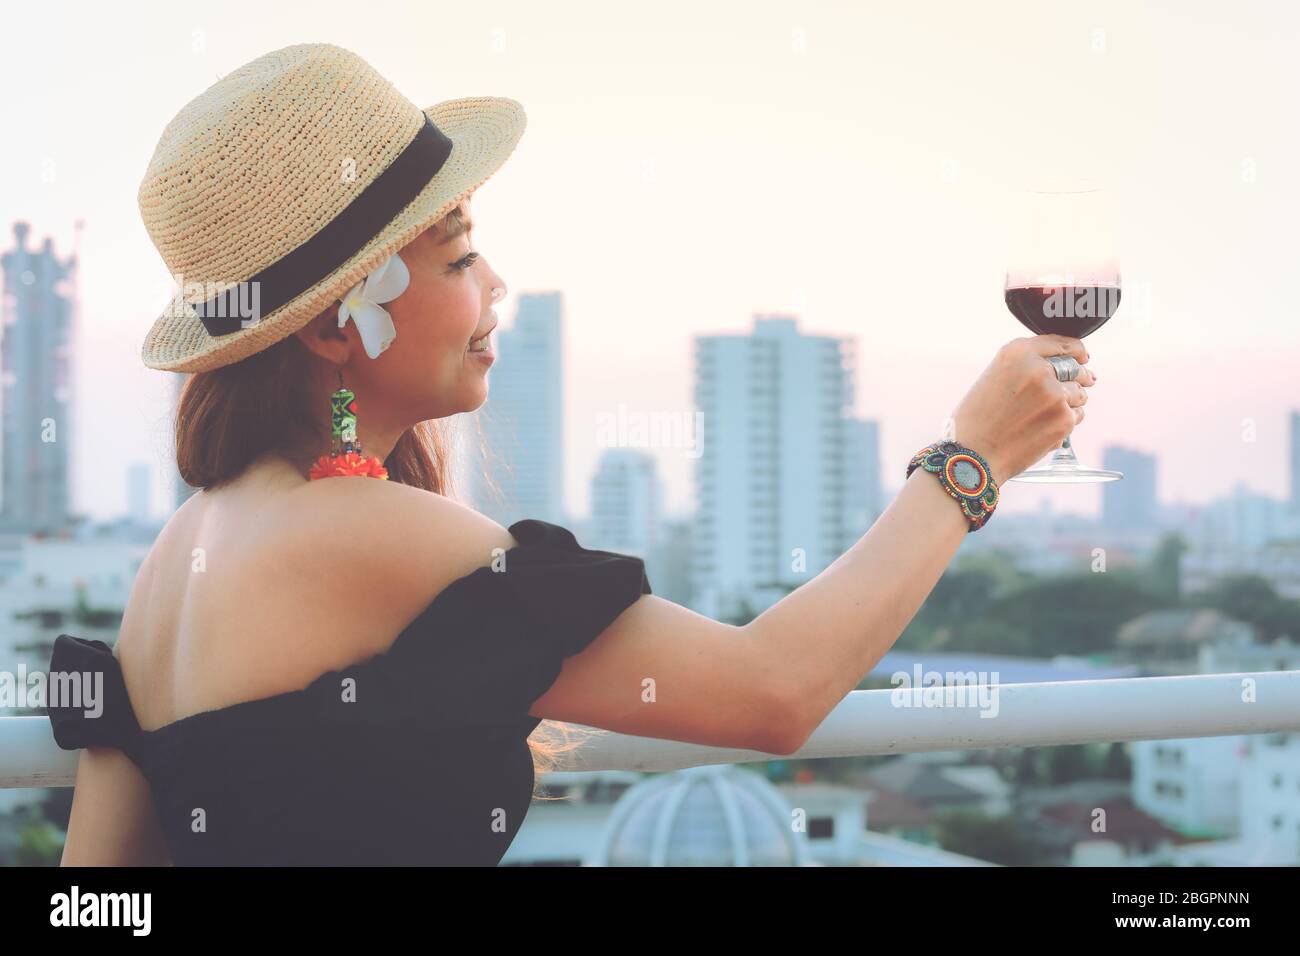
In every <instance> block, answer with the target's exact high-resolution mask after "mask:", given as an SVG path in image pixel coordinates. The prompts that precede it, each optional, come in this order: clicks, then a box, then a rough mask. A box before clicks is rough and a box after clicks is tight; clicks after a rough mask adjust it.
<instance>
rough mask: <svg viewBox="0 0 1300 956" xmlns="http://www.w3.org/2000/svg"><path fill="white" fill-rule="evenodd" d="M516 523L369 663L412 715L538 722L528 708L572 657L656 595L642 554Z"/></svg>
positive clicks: (428, 720)
mask: <svg viewBox="0 0 1300 956" xmlns="http://www.w3.org/2000/svg"><path fill="white" fill-rule="evenodd" d="M509 530H510V533H511V534H512V535H513V536H514V538H515V540H516V541H518V542H519V544H518V545H517V546H516V547H512V548H510V549H508V550H506V551H504V552H503V553H502V554H500V555H498V556H497V557H496V560H494V561H493V563H492V565H491V566H488V567H482V568H478V569H477V570H475V571H474V572H473V573H471V574H469V575H467V576H465V577H463V578H460V579H458V580H456V581H455V582H453V583H452V584H450V585H448V586H447V587H446V588H444V589H443V591H442V592H441V593H440V594H439V595H438V597H437V598H436V599H435V600H434V601H433V603H432V604H430V605H429V606H428V608H426V609H425V610H424V611H423V612H421V614H420V615H419V616H418V617H417V618H416V619H415V620H414V621H413V622H412V623H411V624H410V625H409V626H408V627H407V628H406V629H405V630H404V631H403V632H402V633H401V634H400V635H399V636H398V638H397V639H396V640H395V641H394V643H393V645H392V646H391V647H390V648H389V649H388V650H387V651H385V652H384V653H383V654H382V655H380V656H379V657H377V658H375V659H373V660H372V661H371V662H370V664H369V665H367V669H369V670H370V671H371V675H370V676H371V677H372V678H375V677H377V678H378V679H379V681H380V682H381V683H382V686H383V691H384V693H385V694H386V695H391V697H390V700H392V701H396V702H398V703H399V706H400V707H401V708H402V712H403V713H404V714H405V715H407V716H408V717H409V718H410V719H412V720H415V721H418V722H419V723H421V724H423V725H426V726H436V727H448V726H455V725H457V724H502V725H504V724H511V725H516V726H517V725H519V724H520V723H523V724H526V725H527V726H528V727H529V728H531V727H534V726H536V724H537V723H538V722H539V721H538V720H537V719H536V718H531V717H530V716H529V715H528V710H529V708H530V707H531V706H532V704H533V702H534V701H536V700H537V698H539V697H541V696H542V695H543V694H544V693H546V691H547V690H548V689H549V688H550V686H551V685H552V684H553V683H555V680H556V678H558V677H559V676H560V670H561V667H562V665H563V662H564V659H565V658H566V657H571V656H573V655H575V654H577V653H579V652H580V651H582V650H583V649H584V648H586V647H587V646H588V645H589V644H591V642H592V641H594V640H595V639H596V638H597V637H598V636H599V635H600V634H601V632H603V631H604V630H605V628H607V627H608V626H609V625H610V624H611V623H612V622H613V621H614V619H615V618H617V617H618V616H619V615H620V614H621V613H622V612H623V611H625V610H626V609H627V608H628V607H630V606H631V605H632V604H634V603H635V602H636V600H637V599H638V598H639V597H641V595H643V594H650V593H652V592H651V590H650V582H649V579H648V578H647V577H646V570H645V562H644V561H643V560H642V559H641V558H639V557H635V556H632V555H626V554H619V553H617V552H613V551H599V550H593V549H588V548H584V547H582V546H581V545H580V544H579V543H578V541H577V539H576V538H575V537H574V535H573V533H572V532H570V531H569V530H568V529H566V528H563V527H561V526H559V525H556V524H552V523H550V522H546V521H541V520H538V519H535V518H529V519H525V520H522V521H518V522H516V523H514V524H513V525H511V526H510V528H509ZM370 686H371V687H372V688H373V687H374V686H375V684H374V683H372V684H371V685H370Z"/></svg>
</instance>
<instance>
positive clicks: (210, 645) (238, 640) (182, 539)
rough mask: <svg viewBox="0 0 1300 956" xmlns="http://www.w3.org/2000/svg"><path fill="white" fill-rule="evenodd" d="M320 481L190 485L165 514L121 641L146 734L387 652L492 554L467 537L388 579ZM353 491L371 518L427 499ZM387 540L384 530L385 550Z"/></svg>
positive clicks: (504, 538)
mask: <svg viewBox="0 0 1300 956" xmlns="http://www.w3.org/2000/svg"><path fill="white" fill-rule="evenodd" d="M342 480H343V481H345V482H352V483H355V482H358V481H361V480H362V479H342ZM323 484H325V483H322V482H312V483H305V484H303V485H301V486H299V487H297V488H291V489H281V490H278V491H275V492H270V493H268V492H266V491H265V490H261V489H259V490H258V491H257V492H256V493H254V492H253V491H252V490H248V489H242V488H238V487H235V488H229V489H224V490H217V491H213V492H198V493H196V494H195V495H194V496H192V497H191V498H190V499H189V500H188V501H187V502H186V503H185V504H184V505H183V506H182V507H181V508H180V509H178V511H177V512H176V514H175V515H173V517H172V519H171V520H170V521H169V522H168V524H167V525H166V527H165V528H164V529H163V531H162V533H161V534H160V535H159V537H158V539H157V541H156V542H155V543H154V546H153V549H152V550H151V551H150V554H149V557H148V558H147V560H146V561H145V562H144V564H143V565H142V566H141V568H140V571H139V574H138V576H137V580H136V583H135V586H134V588H133V590H132V594H131V597H130V600H129V602H128V604H127V608H126V612H125V614H124V616H123V620H122V627H121V630H120V633H119V638H118V646H117V655H118V658H119V660H120V662H121V665H122V671H123V675H124V677H125V680H126V685H127V690H128V693H129V695H130V698H131V702H132V705H133V707H134V709H135V712H136V717H137V719H138V720H139V722H140V726H141V727H142V728H143V729H144V730H147V731H148V730H156V729H158V728H159V727H162V726H165V725H167V724H170V723H174V722H175V721H177V720H180V719H182V718H185V717H189V716H192V715H193V714H197V713H201V712H203V711H209V710H218V709H221V708H224V707H228V706H230V705H232V704H236V703H240V702H242V701H246V700H255V699H259V698H262V697H270V696H274V695H276V694H281V693H287V692H289V691H293V690H298V689H300V688H302V687H305V686H307V685H308V684H309V683H311V682H312V681H313V680H314V679H315V678H317V677H319V676H320V675H321V674H323V673H325V672H327V671H329V670H333V669H338V668H343V667H346V666H348V665H350V664H353V663H356V662H357V661H360V660H364V659H366V658H369V657H371V656H373V655H374V654H376V653H379V652H381V651H383V650H384V649H386V648H387V647H389V646H390V645H391V644H392V642H393V640H394V639H395V638H396V636H397V635H398V634H399V633H400V632H401V631H402V629H403V628H404V627H405V626H406V625H407V624H408V623H410V621H411V620H412V619H413V618H414V617H415V615H416V614H418V613H419V611H420V610H422V609H423V608H424V607H425V606H426V605H427V604H428V602H429V601H431V600H432V599H433V598H434V597H435V596H436V594H437V592H438V591H439V590H441V587H442V586H444V585H445V584H447V583H450V581H451V580H452V579H454V578H455V577H458V576H460V575H461V574H465V573H468V572H469V571H470V570H472V568H473V567H475V566H477V565H478V564H486V563H487V562H488V561H489V560H490V555H488V554H485V555H484V556H483V557H482V558H481V560H480V558H479V557H478V552H479V551H480V550H482V549H481V548H480V547H478V546H476V545H477V544H479V542H474V543H473V544H471V543H470V542H466V545H465V547H466V548H467V549H470V550H468V551H466V552H465V553H463V554H461V555H459V556H457V555H448V556H445V557H443V558H439V559H438V561H439V567H433V566H431V562H432V560H433V559H430V560H429V561H425V562H423V563H421V562H419V561H418V560H417V561H416V562H415V564H414V567H411V568H409V569H406V568H404V569H403V570H409V571H410V573H409V574H407V575H405V578H404V579H403V575H402V574H400V573H399V574H394V573H392V572H393V568H392V563H393V562H392V561H391V560H388V558H391V555H381V554H377V553H376V548H375V543H374V542H373V541H371V542H365V541H359V540H357V534H358V531H359V530H361V529H358V528H357V526H356V525H355V518H354V519H353V523H352V526H351V527H349V526H348V525H349V522H348V520H347V519H346V516H342V515H341V511H340V509H339V507H338V505H337V501H338V498H337V495H338V490H339V489H337V488H329V489H326V488H322V487H321V486H322V485H323ZM374 484H375V485H379V484H380V483H374ZM383 484H385V485H386V484H387V483H383ZM357 490H358V489H357V488H356V486H355V484H354V485H353V488H352V489H351V491H352V492H353V493H354V495H355V493H356V492H357ZM361 490H362V492H363V494H365V496H366V497H367V498H368V499H370V500H369V501H368V507H367V508H366V509H364V510H366V511H367V513H368V514H370V515H375V516H376V520H380V519H379V518H378V515H379V513H380V509H378V508H376V507H375V501H376V500H377V499H382V500H383V501H385V502H387V501H395V500H399V499H401V498H402V495H403V494H406V495H409V494H411V493H415V494H420V495H428V493H427V492H417V491H415V489H410V488H401V489H397V488H393V489H387V488H378V487H370V486H363V488H362V489H361ZM433 497H437V496H433ZM400 503H401V502H400V501H399V504H400ZM408 503H409V502H408ZM453 507H456V508H458V509H460V511H462V512H463V511H468V509H463V508H460V506H453ZM471 514H474V516H475V517H476V518H477V519H478V520H479V521H481V522H486V523H487V524H488V525H491V526H492V528H494V529H496V530H498V531H500V534H499V535H496V536H495V541H494V543H495V544H497V545H500V546H505V547H509V546H510V544H511V543H512V542H513V539H511V538H510V536H509V534H508V533H506V532H505V531H504V530H503V529H500V528H499V526H497V525H495V523H494V522H490V521H488V519H486V518H484V517H483V516H481V515H477V514H476V513H472V512H471ZM489 533H491V529H489ZM382 537H383V536H382V535H380V538H381V539H382ZM393 545H394V541H393V540H392V537H391V536H390V537H388V539H387V542H386V547H385V548H384V549H383V550H385V551H391V550H392V547H393Z"/></svg>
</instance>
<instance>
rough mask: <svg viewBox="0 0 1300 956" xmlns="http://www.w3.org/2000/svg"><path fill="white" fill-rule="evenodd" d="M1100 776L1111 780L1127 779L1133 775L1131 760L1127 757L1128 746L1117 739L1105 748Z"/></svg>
mask: <svg viewBox="0 0 1300 956" xmlns="http://www.w3.org/2000/svg"><path fill="white" fill-rule="evenodd" d="M1102 776H1104V777H1107V778H1109V779H1111V780H1129V779H1131V778H1132V776H1133V762H1132V760H1130V759H1129V755H1128V748H1127V747H1125V746H1124V744H1122V743H1121V742H1119V741H1118V740H1117V741H1114V742H1113V743H1112V744H1111V745H1110V746H1109V747H1107V748H1106V764H1105V766H1104V767H1103V769H1102Z"/></svg>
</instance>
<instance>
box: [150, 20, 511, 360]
mask: <svg viewBox="0 0 1300 956" xmlns="http://www.w3.org/2000/svg"><path fill="white" fill-rule="evenodd" d="M525 123H526V118H525V116H524V110H523V107H522V106H521V105H520V104H519V103H517V102H516V101H514V100H512V99H506V98H504V97H492V96H479V97H466V98H461V99H454V100H446V101H444V102H442V103H438V104H437V105H436V106H431V107H429V108H428V109H424V110H421V109H420V108H419V107H417V106H416V105H415V104H413V103H412V102H411V101H410V100H408V99H407V98H406V97H404V96H402V94H400V93H399V92H398V91H397V90H396V89H395V88H394V87H393V85H392V84H391V83H390V82H389V81H388V80H386V79H384V77H382V76H381V75H380V74H379V73H377V72H376V71H375V69H374V68H373V67H371V66H370V65H369V64H368V63H366V61H365V60H363V59H362V58H361V57H359V56H357V55H356V54H355V53H352V52H350V51H348V50H344V49H341V48H340V47H337V46H334V45H332V44H329V43H304V44H299V45H296V46H288V47H285V48H284V49H281V50H276V51H274V52H272V53H268V54H266V55H265V56H261V57H258V58H257V59H256V60H253V61H252V62H251V63H248V64H246V65H244V66H242V67H240V68H239V69H237V70H235V71H234V72H233V73H230V74H228V75H227V76H224V77H222V78H221V79H220V80H218V81H217V82H216V83H215V84H213V85H212V86H211V87H209V88H208V89H207V90H205V91H204V92H203V93H202V94H200V95H199V96H197V97H196V98H195V99H193V100H191V101H190V102H189V103H187V104H186V105H185V107H184V108H183V109H182V110H181V111H180V112H179V113H178V114H177V115H176V117H175V118H174V119H172V121H171V122H170V123H168V124H167V126H166V128H165V129H164V130H163V133H162V138H161V139H159V141H158V146H157V148H156V149H155V150H154V154H153V158H152V159H151V160H150V162H149V169H148V171H147V172H146V174H145V177H144V181H143V182H142V183H141V184H140V194H139V203H140V214H141V216H142V217H143V218H144V224H145V228H146V229H148V231H149V237H150V238H151V239H152V240H153V243H154V245H155V246H156V247H157V248H158V252H159V254H160V255H161V256H162V258H163V261H164V262H166V264H167V267H168V269H169V270H170V271H171V273H172V276H173V278H174V279H175V280H176V282H177V283H178V284H179V286H180V289H179V292H178V293H177V294H176V296H175V297H174V298H173V299H172V301H171V303H170V304H169V305H168V306H167V308H166V309H164V311H163V313H162V315H160V316H159V317H158V318H157V320H155V322H154V324H153V328H151V329H150V330H149V334H148V335H147V336H146V337H145V340H144V346H143V348H142V349H141V352H140V355H141V358H142V359H143V360H144V364H145V365H146V366H148V367H149V368H155V369H161V370H164V371H172V372H202V371H207V370H209V369H214V368H219V367H221V366H223V365H229V364H230V363H232V362H237V361H239V360H240V359H242V358H244V357H246V356H248V355H251V354H253V353H254V352H258V351H261V350H262V349H264V348H266V347H267V346H269V345H272V344H274V343H276V342H278V341H280V340H281V339H283V338H285V337H286V336H288V335H290V334H292V333H293V332H295V331H297V330H298V329H300V328H302V327H303V326H304V325H306V324H307V323H308V322H309V321H311V319H312V318H313V317H315V316H316V315H318V314H319V313H320V312H321V311H323V310H324V309H325V308H326V307H327V306H328V305H329V304H330V303H331V302H333V301H335V300H337V299H339V298H340V297H341V296H342V295H343V294H345V293H346V292H347V290H348V289H350V288H351V287H352V286H354V285H356V283H358V282H359V281H361V279H363V278H364V277H365V276H367V275H368V274H369V273H370V272H371V271H372V270H373V269H374V268H375V267H376V266H378V265H379V264H380V263H382V262H383V261H384V260H385V259H387V258H388V257H389V256H390V255H391V254H393V253H394V252H397V251H398V250H399V249H401V248H402V246H404V245H406V244H407V243H409V242H411V241H412V240H413V239H415V238H416V236H418V235H419V234H420V233H421V232H423V231H424V230H426V229H428V228H429V227H430V226H432V225H433V224H434V223H436V222H437V221H438V220H439V219H441V218H442V217H443V216H445V215H446V214H447V213H448V212H450V211H451V210H452V209H453V208H454V207H456V206H458V205H459V204H460V203H461V202H462V201H463V200H464V199H465V197H466V196H468V195H469V194H470V193H472V192H473V191H474V190H475V189H477V188H478V187H479V186H480V185H482V184H483V183H484V182H485V181H486V180H487V179H488V177H490V176H491V175H492V174H493V173H494V172H496V170H497V169H498V168H499V167H500V166H501V164H502V163H504V162H505V160H506V158H507V157H509V155H510V154H511V153H512V152H513V151H514V148H515V145H516V144H517V143H518V142H519V138H520V136H522V135H523V131H524V126H525Z"/></svg>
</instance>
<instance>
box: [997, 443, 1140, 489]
mask: <svg viewBox="0 0 1300 956" xmlns="http://www.w3.org/2000/svg"><path fill="white" fill-rule="evenodd" d="M1123 477H1124V472H1122V471H1112V470H1111V469H1109V468H1088V467H1086V466H1084V465H1081V464H1079V459H1077V458H1075V457H1074V446H1073V445H1071V444H1070V439H1069V436H1066V439H1065V441H1063V442H1061V447H1060V448H1058V449H1056V451H1055V452H1053V453H1052V457H1051V459H1050V460H1049V461H1048V463H1047V464H1046V465H1040V466H1039V467H1037V468H1030V469H1029V470H1027V471H1022V472H1021V473H1020V474H1018V475H1012V476H1011V477H1010V478H1009V479H1007V480H1008V481H1026V482H1037V483H1039V484H1052V485H1057V484H1060V485H1068V484H1083V483H1085V482H1097V481H1118V480H1119V479H1121V478H1123Z"/></svg>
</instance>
